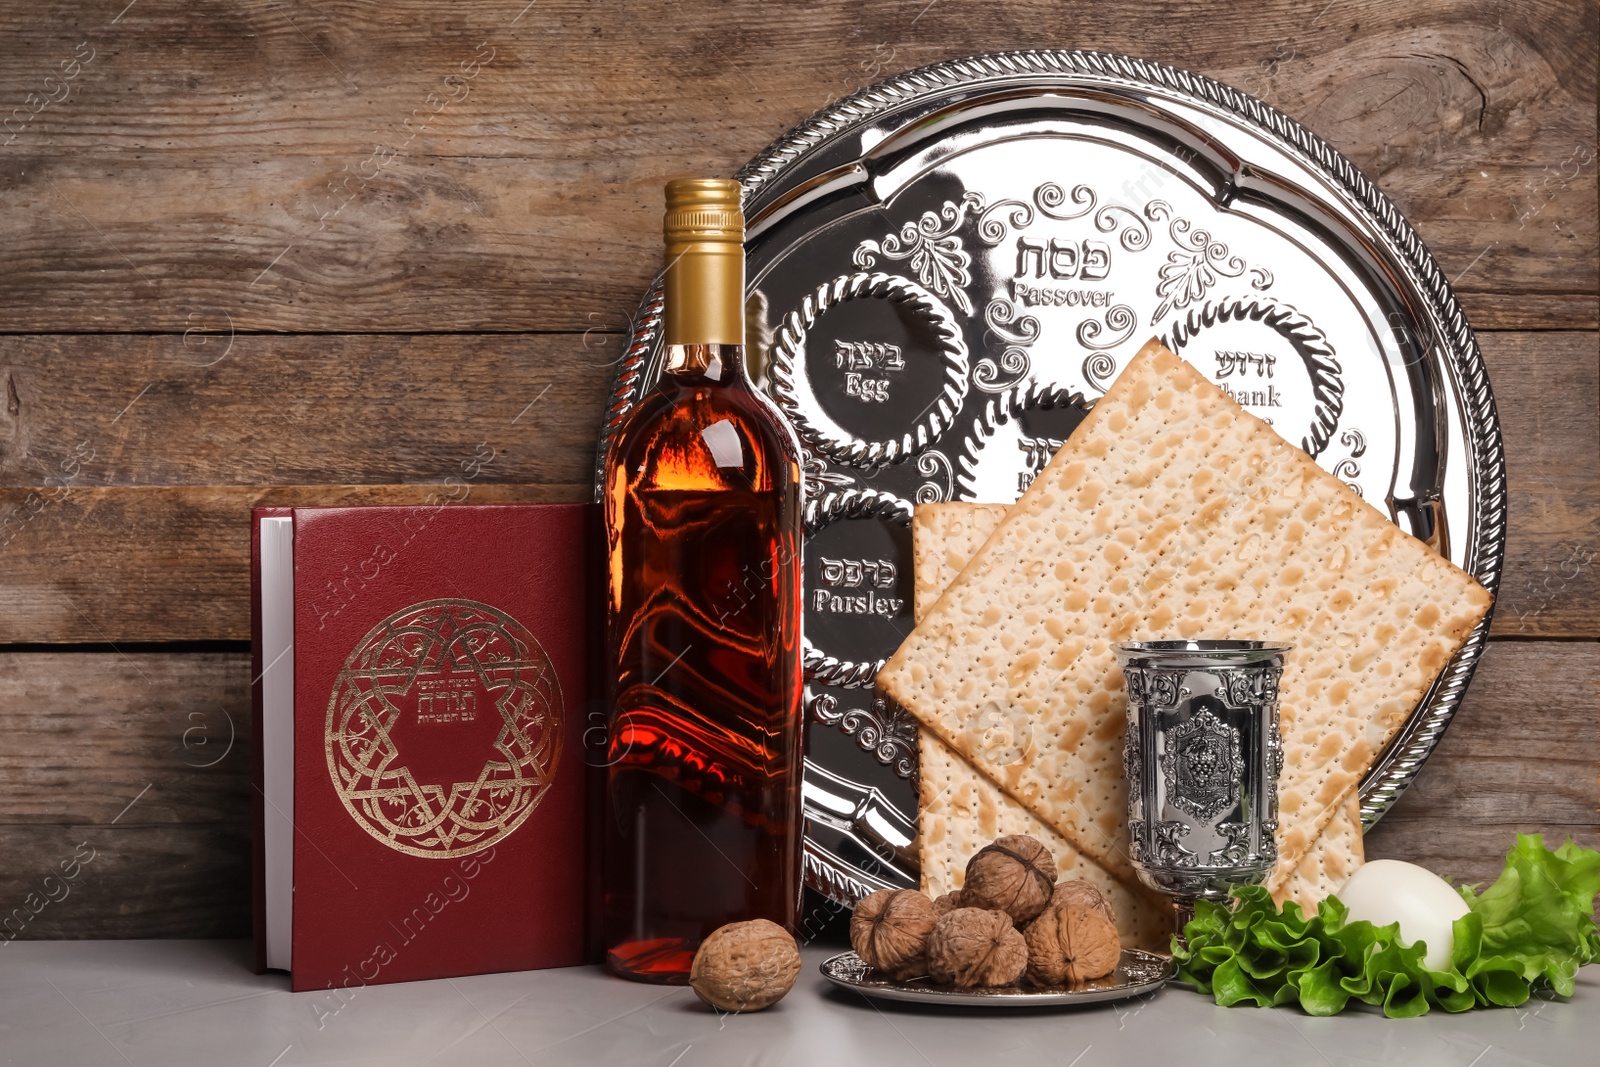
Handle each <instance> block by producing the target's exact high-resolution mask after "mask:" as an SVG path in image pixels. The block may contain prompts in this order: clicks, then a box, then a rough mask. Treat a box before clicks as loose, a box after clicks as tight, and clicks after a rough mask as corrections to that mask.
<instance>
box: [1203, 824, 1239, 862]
mask: <svg viewBox="0 0 1600 1067" xmlns="http://www.w3.org/2000/svg"><path fill="white" fill-rule="evenodd" d="M1217 832H1218V833H1219V834H1222V835H1223V836H1224V837H1226V838H1227V839H1228V843H1227V844H1226V845H1223V846H1222V847H1221V848H1219V849H1215V850H1213V851H1212V853H1211V855H1210V856H1209V857H1208V858H1207V863H1209V864H1210V865H1211V866H1213V867H1237V866H1239V865H1240V864H1242V863H1244V862H1246V861H1247V860H1248V859H1249V858H1250V824H1249V823H1245V822H1219V823H1217Z"/></svg>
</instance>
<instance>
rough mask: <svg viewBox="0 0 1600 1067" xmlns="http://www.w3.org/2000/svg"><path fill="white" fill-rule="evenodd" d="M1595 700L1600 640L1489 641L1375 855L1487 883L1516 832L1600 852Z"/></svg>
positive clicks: (1385, 826) (1373, 848) (1599, 742)
mask: <svg viewBox="0 0 1600 1067" xmlns="http://www.w3.org/2000/svg"><path fill="white" fill-rule="evenodd" d="M1596 707H1600V644H1595V643H1592V642H1561V643H1553V642H1523V641H1515V642H1493V643H1491V644H1490V646H1489V649H1488V651H1487V652H1485V653H1484V657H1483V663H1482V665H1481V666H1480V667H1479V668H1478V672H1477V676H1476V677H1475V678H1473V681H1472V688H1471V689H1470V690H1469V691H1468V695H1467V698H1466V700H1465V701H1463V702H1462V706H1461V710H1460V712H1459V713H1458V714H1457V715H1456V717H1455V720H1454V721H1453V722H1452V723H1451V724H1450V729H1449V730H1448V732H1446V734H1445V736H1444V738H1443V739H1442V740H1441V741H1440V742H1439V746H1438V748H1437V749H1436V750H1435V754H1434V755H1433V756H1432V757H1431V758H1430V759H1429V760H1428V762H1427V764H1426V765H1425V766H1424V767H1423V769H1422V773H1421V774H1419V775H1418V776H1417V780H1416V782H1415V783H1414V784H1413V785H1412V786H1411V788H1410V789H1408V790H1407V791H1406V793H1405V795H1403V796H1402V797H1401V798H1400V800H1399V801H1398V802H1397V803H1396V804H1395V806H1394V808H1393V809H1392V810H1391V811H1390V812H1389V813H1388V814H1387V815H1385V816H1384V818H1383V820H1382V821H1381V822H1380V823H1379V824H1378V825H1377V826H1376V827H1375V828H1374V829H1373V831H1372V832H1371V833H1369V834H1368V835H1367V857H1368V858H1369V859H1380V858H1384V857H1388V858H1391V859H1407V860H1411V861H1412V862H1414V863H1421V864H1423V865H1424V866H1426V867H1429V868H1431V869H1432V870H1435V871H1437V872H1439V873H1440V874H1445V875H1450V876H1453V877H1455V878H1458V879H1461V880H1463V881H1467V882H1489V881H1493V880H1494V878H1495V877H1496V876H1497V875H1498V874H1499V873H1500V869H1501V867H1503V866H1504V856H1505V852H1506V850H1507V849H1509V848H1510V847H1511V844H1512V841H1513V839H1514V837H1515V835H1516V833H1517V832H1518V831H1521V832H1523V833H1535V832H1542V833H1544V834H1545V843H1546V844H1547V845H1549V846H1551V847H1554V846H1555V845H1556V844H1558V843H1559V842H1560V841H1561V840H1562V839H1563V838H1565V837H1567V836H1569V835H1570V836H1573V837H1575V838H1576V840H1577V841H1578V842H1579V843H1580V844H1582V845H1585V846H1587V847H1589V848H1600V718H1597V717H1596V716H1595V714H1594V711H1595V708H1596Z"/></svg>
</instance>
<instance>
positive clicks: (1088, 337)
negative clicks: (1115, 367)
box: [1078, 304, 1139, 348]
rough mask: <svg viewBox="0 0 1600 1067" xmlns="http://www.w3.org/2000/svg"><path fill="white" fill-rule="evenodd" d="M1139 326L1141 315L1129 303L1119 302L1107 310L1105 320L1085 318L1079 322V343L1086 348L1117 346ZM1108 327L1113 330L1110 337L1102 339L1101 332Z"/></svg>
mask: <svg viewBox="0 0 1600 1067" xmlns="http://www.w3.org/2000/svg"><path fill="white" fill-rule="evenodd" d="M1138 328H1139V316H1138V314H1137V313H1135V312H1134V310H1133V308H1131V307H1129V306H1128V305H1127V304H1118V305H1117V306H1116V307H1114V308H1112V309H1111V310H1110V311H1107V312H1106V316H1105V322H1104V323H1102V322H1101V321H1100V320H1099V319H1084V320H1083V321H1082V322H1081V323H1079V324H1078V343H1079V344H1081V345H1083V346H1084V347H1085V348H1115V347H1116V346H1117V345H1120V344H1121V343H1122V342H1124V341H1126V340H1127V339H1128V338H1129V337H1132V336H1133V331H1134V330H1136V329H1138ZM1107 329H1110V330H1113V331H1115V332H1113V333H1112V334H1111V335H1110V336H1109V337H1106V338H1104V339H1102V338H1101V337H1100V335H1101V334H1103V333H1105V332H1106V330H1107Z"/></svg>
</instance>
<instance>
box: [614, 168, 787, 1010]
mask: <svg viewBox="0 0 1600 1067" xmlns="http://www.w3.org/2000/svg"><path fill="white" fill-rule="evenodd" d="M739 192H740V190H739V184H738V183H737V182H733V181H723V180H714V179H695V180H686V181H675V182H672V183H670V184H669V185H668V186H667V212H666V221H665V225H664V230H665V236H666V274H665V296H666V305H665V317H664V322H663V341H664V344H665V361H664V364H663V369H662V373H661V380H660V383H659V384H658V385H657V386H656V388H655V389H654V390H652V391H650V392H649V393H648V394H646V395H645V396H644V397H643V398H641V399H640V401H639V403H638V404H637V405H636V406H635V408H634V410H633V411H632V413H631V414H630V416H629V417H628V419H627V421H626V422H625V424H624V425H623V426H622V428H621V429H620V431H619V435H618V438H617V440H616V442H615V443H614V445H613V446H612V448H611V450H610V453H609V455H608V457H607V460H606V468H605V501H604V503H605V520H606V538H607V548H608V553H609V556H608V602H607V605H606V606H607V654H608V656H609V664H608V665H609V667H610V681H611V685H612V689H611V691H610V697H609V699H610V710H609V721H608V723H607V726H608V733H607V740H606V743H607V746H608V751H607V758H606V764H607V767H606V778H607V781H606V811H605V813H604V815H603V819H604V829H603V831H602V835H603V840H604V854H603V858H602V862H603V869H604V884H603V886H602V896H603V904H602V907H603V916H602V936H603V937H604V940H605V948H606V962H607V966H608V967H609V968H610V969H611V970H612V971H613V972H615V973H616V974H619V975H622V976H623V977H626V978H632V979H637V980H640V981H647V982H673V983H677V982H686V981H688V976H689V965H690V962H691V961H692V960H693V958H694V952H695V949H696V948H697V947H698V946H699V944H700V941H701V940H702V939H703V938H705V937H706V936H707V935H709V934H710V933H711V932H712V931H713V930H715V929H717V927H719V926H722V925H723V924H725V923H730V922H737V921H741V920H745V919H771V920H772V921H774V922H776V923H779V924H781V925H784V926H786V927H789V928H790V929H791V930H792V929H793V928H794V924H795V920H796V917H797V914H798V910H799V905H800V892H801V883H800V862H801V861H800V849H801V814H800V784H801V729H800V727H801V719H800V692H801V674H800V672H801V649H800V515H801V511H800V504H801V500H800V466H799V451H800V450H799V444H798V442H797V441H796V440H795V437H794V432H793V431H792V430H791V429H790V428H789V425H788V423H786V422H785V421H784V419H783V417H782V416H781V415H780V414H779V413H778V411H777V409H776V408H775V407H774V406H773V405H772V402H771V401H770V400H768V399H767V398H766V397H765V396H763V395H762V394H761V393H760V392H759V391H758V390H757V389H756V388H755V387H754V386H753V385H752V384H751V382H750V379H749V376H748V374H747V372H746V369H745V354H744V217H743V214H742V212H741V209H740V203H739Z"/></svg>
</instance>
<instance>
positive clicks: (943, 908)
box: [933, 889, 967, 915]
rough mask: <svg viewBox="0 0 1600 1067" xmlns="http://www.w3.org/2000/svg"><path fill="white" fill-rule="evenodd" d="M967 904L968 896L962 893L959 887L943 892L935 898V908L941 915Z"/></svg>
mask: <svg viewBox="0 0 1600 1067" xmlns="http://www.w3.org/2000/svg"><path fill="white" fill-rule="evenodd" d="M966 906H967V905H966V898H965V897H963V896H962V895H961V890H959V889H952V890H950V892H948V893H943V894H941V895H939V896H936V897H934V898H933V908H934V910H935V911H937V912H938V913H939V914H940V915H943V914H945V913H946V912H950V911H954V910H955V909H956V908H964V907H966Z"/></svg>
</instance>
